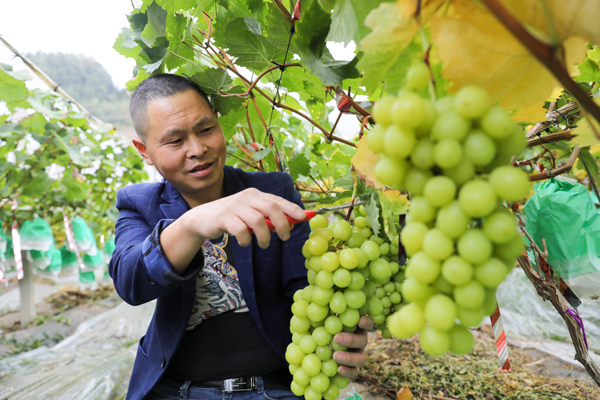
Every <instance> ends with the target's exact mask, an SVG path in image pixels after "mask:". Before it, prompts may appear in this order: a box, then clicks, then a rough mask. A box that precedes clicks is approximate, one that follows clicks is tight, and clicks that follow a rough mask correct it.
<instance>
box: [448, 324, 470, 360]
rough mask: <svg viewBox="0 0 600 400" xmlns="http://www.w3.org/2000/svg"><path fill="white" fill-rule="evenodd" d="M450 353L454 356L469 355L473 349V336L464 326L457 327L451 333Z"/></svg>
mask: <svg viewBox="0 0 600 400" xmlns="http://www.w3.org/2000/svg"><path fill="white" fill-rule="evenodd" d="M448 333H449V334H450V351H451V352H453V353H454V354H467V353H468V352H470V351H471V349H473V344H474V343H475V339H473V334H472V333H471V331H469V330H468V329H467V328H466V327H464V326H462V325H455V326H454V328H452V330H450V332H448Z"/></svg>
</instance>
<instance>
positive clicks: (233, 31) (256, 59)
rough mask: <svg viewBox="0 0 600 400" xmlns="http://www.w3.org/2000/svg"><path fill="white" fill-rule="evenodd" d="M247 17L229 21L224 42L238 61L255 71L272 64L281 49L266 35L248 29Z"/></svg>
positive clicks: (230, 53)
mask: <svg viewBox="0 0 600 400" xmlns="http://www.w3.org/2000/svg"><path fill="white" fill-rule="evenodd" d="M246 21H247V18H235V19H233V20H231V21H229V22H228V23H227V27H226V28H225V33H224V38H223V44H224V46H225V47H228V48H229V50H228V53H229V55H230V56H233V57H237V60H236V63H237V64H238V65H241V66H243V67H246V68H250V69H251V70H254V71H261V70H263V69H266V68H268V67H270V66H271V61H273V60H275V59H277V57H278V55H280V53H281V50H280V49H278V48H277V47H275V45H273V44H272V43H271V42H269V41H268V40H267V39H266V38H265V37H263V36H261V35H257V34H256V33H254V32H252V31H250V30H249V29H248V25H247V24H246Z"/></svg>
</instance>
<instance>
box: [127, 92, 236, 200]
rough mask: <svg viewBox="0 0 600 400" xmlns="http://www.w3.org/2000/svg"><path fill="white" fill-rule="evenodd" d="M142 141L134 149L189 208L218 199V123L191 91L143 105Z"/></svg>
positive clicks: (221, 157) (221, 153)
mask: <svg viewBox="0 0 600 400" xmlns="http://www.w3.org/2000/svg"><path fill="white" fill-rule="evenodd" d="M147 114H148V128H147V130H146V134H147V137H146V140H145V143H144V142H142V141H141V140H140V139H134V140H133V142H134V145H135V147H136V148H137V149H138V151H139V153H140V154H141V155H142V157H143V158H144V160H145V161H146V163H147V164H149V165H154V167H155V168H156V170H157V171H158V172H159V173H160V174H161V175H162V176H163V177H164V178H165V179H166V180H167V181H169V182H170V183H171V184H172V185H173V186H174V187H175V188H176V189H177V190H179V192H180V193H181V195H182V196H183V198H184V199H185V200H186V201H187V202H188V204H189V205H190V206H191V207H194V206H196V205H199V204H203V203H206V202H209V201H213V200H216V199H218V198H220V197H221V196H222V195H223V193H222V191H223V166H224V165H225V157H226V144H225V137H224V135H223V130H222V129H221V125H220V124H219V121H218V120H217V117H216V115H215V114H214V113H213V112H212V110H211V109H210V106H209V105H208V104H207V102H206V101H204V100H203V99H202V97H200V95H199V94H198V93H196V92H195V91H193V90H188V91H186V92H182V93H178V94H175V95H173V96H169V97H165V98H162V99H157V100H153V101H152V102H150V103H149V104H148V113H147Z"/></svg>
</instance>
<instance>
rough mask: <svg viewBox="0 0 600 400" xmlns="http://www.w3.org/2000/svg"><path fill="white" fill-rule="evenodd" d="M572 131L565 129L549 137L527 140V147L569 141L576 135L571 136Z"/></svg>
mask: <svg viewBox="0 0 600 400" xmlns="http://www.w3.org/2000/svg"><path fill="white" fill-rule="evenodd" d="M572 131H573V129H565V130H564V131H560V132H556V133H551V134H550V135H545V136H539V137H535V136H534V137H531V138H529V139H527V147H535V146H538V145H540V144H545V143H551V142H558V141H560V140H571V139H573V138H574V137H575V136H577V135H573V134H572V133H571V132H572Z"/></svg>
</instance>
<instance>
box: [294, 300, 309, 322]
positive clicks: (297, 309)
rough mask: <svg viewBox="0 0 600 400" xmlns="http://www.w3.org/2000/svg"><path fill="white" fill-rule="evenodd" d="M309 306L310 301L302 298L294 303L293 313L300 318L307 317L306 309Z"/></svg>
mask: <svg viewBox="0 0 600 400" xmlns="http://www.w3.org/2000/svg"><path fill="white" fill-rule="evenodd" d="M307 308H308V302H307V301H304V300H303V299H300V300H298V301H295V302H294V304H292V314H294V315H297V316H298V317H300V318H306V309H307Z"/></svg>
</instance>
